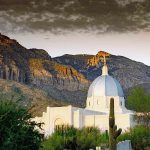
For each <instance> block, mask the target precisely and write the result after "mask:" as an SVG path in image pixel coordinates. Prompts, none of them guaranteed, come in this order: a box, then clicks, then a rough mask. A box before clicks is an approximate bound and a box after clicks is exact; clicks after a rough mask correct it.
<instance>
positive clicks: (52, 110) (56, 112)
mask: <svg viewBox="0 0 150 150" xmlns="http://www.w3.org/2000/svg"><path fill="white" fill-rule="evenodd" d="M35 119H36V120H37V121H38V122H39V121H40V122H44V123H45V124H44V125H43V129H44V133H45V135H50V134H51V133H52V132H54V128H55V123H56V120H57V121H58V119H59V123H60V122H62V124H64V125H73V126H74V127H76V128H82V127H91V126H94V127H98V128H99V129H101V130H108V129H109V114H108V113H105V114H104V113H103V112H98V111H92V110H87V109H82V108H76V107H72V106H65V107H47V111H46V112H44V113H43V116H42V117H41V118H39V117H36V118H35ZM115 122H116V125H117V127H118V128H122V130H123V131H124V130H126V129H127V128H129V127H131V126H133V119H132V114H130V113H116V114H115Z"/></svg>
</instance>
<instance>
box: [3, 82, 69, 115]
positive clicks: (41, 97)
mask: <svg viewBox="0 0 150 150" xmlns="http://www.w3.org/2000/svg"><path fill="white" fill-rule="evenodd" d="M0 100H13V101H17V102H18V103H19V104H20V105H23V106H25V107H27V108H30V107H31V109H30V111H31V112H32V114H33V115H41V114H42V112H43V111H45V110H46V107H47V106H62V105H66V103H65V102H60V101H57V100H55V99H54V98H52V97H49V96H48V94H47V93H46V92H44V91H42V90H39V89H36V88H34V87H31V86H27V85H24V84H20V83H18V82H15V81H7V80H3V79H0Z"/></svg>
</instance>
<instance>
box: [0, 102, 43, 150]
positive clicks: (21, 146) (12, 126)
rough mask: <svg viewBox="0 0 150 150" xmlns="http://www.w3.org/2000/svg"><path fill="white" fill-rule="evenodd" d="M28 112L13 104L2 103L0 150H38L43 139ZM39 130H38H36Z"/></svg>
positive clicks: (0, 107)
mask: <svg viewBox="0 0 150 150" xmlns="http://www.w3.org/2000/svg"><path fill="white" fill-rule="evenodd" d="M31 120H32V116H31V114H30V113H28V111H27V110H26V109H24V108H21V106H18V105H17V104H16V103H13V102H8V101H7V102H5V101H0V149H1V150H12V149H13V150H29V149H30V150H38V149H39V147H40V144H41V141H42V139H43V135H42V134H40V133H39V131H38V128H40V127H41V124H38V123H36V122H34V121H31ZM35 128H37V129H35Z"/></svg>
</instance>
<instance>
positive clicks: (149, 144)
mask: <svg viewBox="0 0 150 150" xmlns="http://www.w3.org/2000/svg"><path fill="white" fill-rule="evenodd" d="M124 140H131V144H132V148H133V149H134V150H146V149H148V148H149V149H150V127H145V126H136V127H133V128H131V129H129V130H128V131H126V132H125V133H123V134H122V135H121V136H120V137H119V138H118V141H124Z"/></svg>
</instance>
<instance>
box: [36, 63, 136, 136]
mask: <svg viewBox="0 0 150 150" xmlns="http://www.w3.org/2000/svg"><path fill="white" fill-rule="evenodd" d="M111 98H114V110H115V122H116V125H117V127H118V128H122V130H126V129H127V128H130V127H132V126H134V121H133V115H134V113H133V112H132V111H130V110H127V109H126V107H125V99H124V93H123V90H122V87H121V85H120V83H119V82H118V81H117V80H116V79H114V78H113V77H111V76H110V75H109V74H108V68H107V65H106V63H104V66H103V68H102V75H101V76H99V77H97V78H96V79H95V80H94V81H93V82H92V84H91V85H90V87H89V90H88V95H87V100H86V108H84V109H83V108H77V107H73V106H71V105H69V106H64V107H47V111H46V112H43V116H42V117H36V118H35V120H36V121H38V122H39V121H40V122H44V125H43V129H44V134H45V135H46V136H47V135H50V134H51V133H53V132H54V129H55V127H56V126H58V125H71V126H74V127H75V128H82V127H91V126H93V127H98V128H99V129H100V130H103V131H104V130H108V129H109V103H110V99H111Z"/></svg>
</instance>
